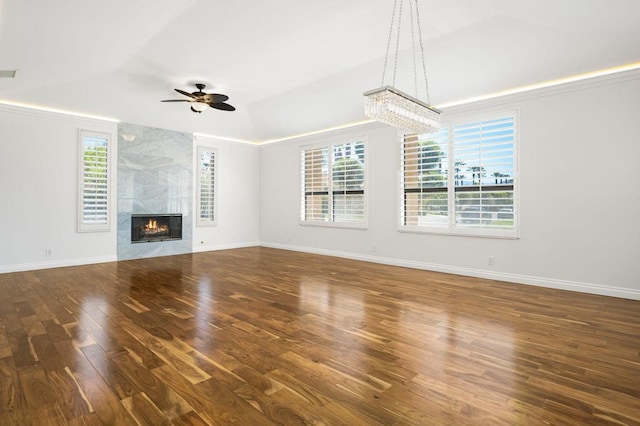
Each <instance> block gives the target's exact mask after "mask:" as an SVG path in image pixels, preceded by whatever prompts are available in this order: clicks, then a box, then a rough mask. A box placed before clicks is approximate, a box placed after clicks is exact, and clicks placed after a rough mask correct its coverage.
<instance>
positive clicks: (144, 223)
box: [131, 214, 182, 243]
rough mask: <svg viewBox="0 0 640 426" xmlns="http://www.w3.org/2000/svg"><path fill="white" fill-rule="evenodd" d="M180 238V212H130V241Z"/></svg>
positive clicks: (141, 241)
mask: <svg viewBox="0 0 640 426" xmlns="http://www.w3.org/2000/svg"><path fill="white" fill-rule="evenodd" d="M181 239H182V215H181V214H132V215H131V242H132V243H150V242H154V241H170V240H181Z"/></svg>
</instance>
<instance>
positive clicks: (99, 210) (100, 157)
mask: <svg viewBox="0 0 640 426" xmlns="http://www.w3.org/2000/svg"><path fill="white" fill-rule="evenodd" d="M110 139H111V135H109V134H106V133H96V132H89V131H85V130H81V131H80V149H79V153H80V159H79V165H80V172H79V177H80V179H79V180H80V181H79V197H78V200H79V203H78V231H79V232H93V231H109V230H110V220H109V216H110V207H109V206H110V196H111V195H110V190H109V183H110V182H109V181H110V177H109V175H110V173H109V167H110V164H109V163H110V161H109V158H110V152H109V140H110Z"/></svg>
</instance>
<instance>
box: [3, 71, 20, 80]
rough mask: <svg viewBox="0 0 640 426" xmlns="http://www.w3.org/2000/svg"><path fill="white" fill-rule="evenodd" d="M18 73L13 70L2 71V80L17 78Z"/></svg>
mask: <svg viewBox="0 0 640 426" xmlns="http://www.w3.org/2000/svg"><path fill="white" fill-rule="evenodd" d="M17 72H18V71H15V70H12V71H6V70H0V78H16V73H17Z"/></svg>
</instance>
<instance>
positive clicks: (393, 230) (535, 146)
mask: <svg viewBox="0 0 640 426" xmlns="http://www.w3.org/2000/svg"><path fill="white" fill-rule="evenodd" d="M513 108H518V109H519V111H520V121H519V126H520V152H519V166H520V173H519V179H520V239H517V240H501V239H488V238H473V237H462V236H444V235H428V234H416V233H405V232H402V233H401V232H398V231H397V224H398V212H399V207H398V190H399V184H398V176H399V167H400V165H399V158H398V157H399V154H398V152H399V151H398V143H399V142H398V137H397V132H396V131H395V130H394V129H391V128H389V127H386V126H380V125H366V126H362V127H360V128H351V129H348V130H342V131H336V132H331V133H328V134H325V135H321V136H315V137H307V138H301V139H296V140H292V141H288V142H281V143H276V144H270V145H263V146H262V147H261V177H260V180H261V193H260V200H261V203H260V209H261V210H260V211H261V216H260V226H261V228H260V237H261V241H262V244H263V245H266V246H272V247H280V248H288V249H293V250H301V251H309V252H316V253H324V254H333V255H338V256H344V257H350V258H356V259H364V260H372V261H377V262H382V263H389V264H397V265H404V266H412V267H417V268H424V269H432V270H439V271H445V272H453V273H460V274H465V275H471V276H480V277H488V278H494V279H498V280H505V281H512V282H520V283H526V284H535V285H541V286H548V287H554V288H564V289H571V290H578V291H585V292H591V293H596V294H606V295H613V296H619V297H627V298H633V299H640V279H639V278H638V277H639V276H640V261H639V260H640V226H639V225H638V223H639V222H638V221H639V220H640V219H639V218H640V167H639V166H638V162H639V161H640V116H639V114H640V73H638V72H635V73H627V74H624V75H616V76H613V77H612V76H609V77H606V78H600V79H598V80H595V79H594V80H591V81H589V82H581V83H573V84H570V85H565V86H562V87H557V88H554V89H545V90H541V91H538V92H534V93H528V94H526V95H518V96H512V97H510V98H502V99H499V100H493V101H485V102H483V103H476V104H475V105H466V106H464V107H457V108H450V109H449V110H447V111H445V113H446V114H447V115H449V116H454V115H456V114H467V113H469V112H471V111H474V110H475V111H479V110H483V111H488V110H505V109H513ZM362 134H366V135H367V136H368V141H369V145H368V148H367V149H368V151H367V156H368V165H367V166H368V170H367V173H368V187H367V194H368V208H369V226H368V229H366V230H352V229H335V228H326V227H313V226H302V225H300V223H299V210H300V147H301V146H303V145H307V144H310V143H314V142H318V141H323V140H329V141H340V140H342V139H344V138H347V137H348V136H356V135H362ZM488 256H494V259H495V265H494V266H489V265H488V264H487V258H488Z"/></svg>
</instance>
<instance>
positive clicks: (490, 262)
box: [487, 256, 496, 266]
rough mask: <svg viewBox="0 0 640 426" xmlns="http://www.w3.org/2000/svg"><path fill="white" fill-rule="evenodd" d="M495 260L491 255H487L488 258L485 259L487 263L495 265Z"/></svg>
mask: <svg viewBox="0 0 640 426" xmlns="http://www.w3.org/2000/svg"><path fill="white" fill-rule="evenodd" d="M495 264H496V263H495V260H494V258H493V256H489V259H487V265H492V266H493V265H495Z"/></svg>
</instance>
